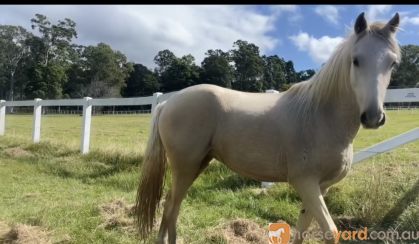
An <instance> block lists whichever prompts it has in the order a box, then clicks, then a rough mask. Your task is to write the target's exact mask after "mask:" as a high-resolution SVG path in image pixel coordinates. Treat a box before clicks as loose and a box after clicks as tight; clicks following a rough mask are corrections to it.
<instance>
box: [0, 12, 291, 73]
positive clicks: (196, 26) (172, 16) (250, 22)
mask: <svg viewBox="0 0 419 244" xmlns="http://www.w3.org/2000/svg"><path fill="white" fill-rule="evenodd" d="M295 8H296V7H291V6H287V7H282V9H283V11H292V9H295ZM35 13H41V14H44V15H46V16H47V17H48V18H49V19H50V20H51V22H53V23H55V22H56V21H57V20H58V19H64V18H66V17H68V18H71V19H72V20H74V21H75V22H76V23H77V27H76V28H77V31H78V34H79V38H78V39H77V40H76V42H77V43H80V44H84V45H95V44H96V43H98V42H105V43H107V44H110V45H111V46H112V48H114V49H116V50H120V51H121V52H123V53H124V54H126V55H127V57H128V59H129V60H130V61H134V62H140V63H142V64H144V65H146V66H148V67H154V62H153V58H154V56H155V55H156V54H157V52H158V51H160V50H163V49H170V50H171V51H173V52H174V53H175V54H176V55H178V56H181V55H186V54H189V53H191V54H192V55H193V56H194V57H195V58H196V61H197V63H200V62H201V61H202V59H203V58H204V56H205V52H206V51H207V50H208V49H216V48H217V49H218V48H219V49H223V50H229V49H231V48H232V45H233V42H234V41H236V40H238V39H243V40H246V41H249V42H252V43H255V44H256V45H258V46H259V47H260V49H261V52H262V53H265V52H266V51H269V50H272V49H273V48H274V47H275V46H276V45H277V44H278V42H279V40H278V39H276V38H274V37H272V36H270V34H269V33H270V32H271V31H273V30H275V25H274V20H275V18H276V16H273V15H269V14H261V13H258V12H256V10H255V8H254V7H252V6H231V5H230V6H228V5H227V6H223V5H218V6H217V5H211V6H208V5H194V6H187V5H163V6H158V5H79V6H77V5H24V6H16V5H15V6H13V5H9V6H7V5H5V6H2V8H0V24H12V25H17V24H19V25H22V26H24V27H25V28H27V29H30V19H31V18H33V17H34V15H35Z"/></svg>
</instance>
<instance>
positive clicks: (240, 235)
mask: <svg viewBox="0 0 419 244" xmlns="http://www.w3.org/2000/svg"><path fill="white" fill-rule="evenodd" d="M207 240H208V242H210V243H220V242H224V243H229V244H239V243H257V244H266V243H267V242H268V231H267V228H264V227H262V226H260V225H258V224H257V223H255V222H252V221H250V220H247V219H235V220H232V221H229V222H227V223H226V224H223V225H221V226H220V227H217V228H216V229H214V230H213V231H211V232H210V233H209V235H208V238H207Z"/></svg>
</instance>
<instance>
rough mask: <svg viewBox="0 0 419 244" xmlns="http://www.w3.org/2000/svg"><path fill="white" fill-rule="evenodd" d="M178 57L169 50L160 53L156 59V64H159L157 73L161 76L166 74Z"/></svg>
mask: <svg viewBox="0 0 419 244" xmlns="http://www.w3.org/2000/svg"><path fill="white" fill-rule="evenodd" d="M176 60H177V58H176V56H175V55H174V54H173V53H172V52H171V51H170V50H168V49H165V50H162V51H159V52H158V53H157V55H156V56H155V57H154V63H156V64H157V66H158V68H157V69H156V72H157V73H158V74H159V75H161V74H162V73H164V72H165V71H166V70H167V69H168V68H169V67H170V66H171V65H172V64H173V63H174V62H175V61H176Z"/></svg>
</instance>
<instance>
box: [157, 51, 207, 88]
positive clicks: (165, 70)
mask: <svg viewBox="0 0 419 244" xmlns="http://www.w3.org/2000/svg"><path fill="white" fill-rule="evenodd" d="M162 54H164V55H162ZM171 54H173V53H171V52H170V51H168V50H164V51H160V52H159V53H158V54H157V56H156V58H154V60H155V61H156V64H157V65H159V67H158V68H157V73H158V74H160V76H159V78H160V83H161V85H162V91H165V92H170V91H177V90H181V89H183V88H185V87H188V86H192V85H196V84H198V83H199V73H200V68H199V67H198V66H197V65H196V64H195V58H194V57H193V56H192V55H190V54H189V55H185V56H183V57H181V58H177V57H176V56H172V55H171ZM161 57H164V58H163V59H161Z"/></svg>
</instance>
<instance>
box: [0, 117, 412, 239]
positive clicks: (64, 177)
mask: <svg viewBox="0 0 419 244" xmlns="http://www.w3.org/2000/svg"><path fill="white" fill-rule="evenodd" d="M387 116H388V120H387V123H386V125H385V127H384V128H381V129H379V130H370V131H368V130H363V129H361V131H360V133H359V135H358V136H357V137H356V139H355V142H354V147H355V150H359V149H361V148H364V147H366V146H370V145H373V144H375V143H377V142H380V141H382V140H384V139H387V138H390V137H392V136H395V135H397V134H400V133H402V132H404V131H407V130H410V129H413V128H415V127H417V126H418V125H419V122H418V121H419V111H388V112H387ZM6 123H7V125H6V136H5V137H2V138H0V194H1V198H0V221H4V222H7V223H9V224H10V225H13V224H16V223H24V224H29V225H37V226H41V227H43V228H45V229H47V230H49V231H51V233H52V234H51V235H52V236H53V240H55V241H59V240H62V239H65V240H66V241H67V242H69V243H137V242H138V239H136V236H135V234H134V233H132V232H131V231H126V230H125V229H124V228H118V227H115V228H105V227H103V223H104V217H103V216H102V215H101V210H100V206H101V205H103V204H107V203H109V202H111V201H113V200H115V199H124V201H125V202H126V203H128V204H129V203H133V202H134V197H135V194H136V184H137V180H138V175H139V174H138V173H139V172H138V171H139V170H138V167H139V165H140V163H141V160H142V152H143V150H144V145H145V143H146V139H147V137H148V131H149V123H150V116H148V115H128V116H94V117H93V119H92V136H91V149H92V151H91V153H90V154H88V155H85V156H81V155H80V154H79V151H78V149H79V143H80V142H79V141H80V132H81V128H80V126H81V117H80V116H44V117H43V119H42V133H41V141H42V143H40V144H37V145H34V144H32V143H31V141H30V140H31V126H32V116H17V115H16V116H9V115H8V116H7V117H6ZM418 176H419V142H415V143H412V144H409V145H406V146H403V147H400V148H398V149H397V150H395V151H393V152H390V153H386V154H382V155H379V156H376V157H374V158H372V159H370V160H367V161H366V162H364V163H361V164H359V165H356V166H354V167H353V169H352V170H351V172H350V173H349V175H348V176H347V177H346V178H345V179H344V180H343V181H341V182H340V183H338V184H337V185H336V186H335V187H333V188H332V189H331V190H330V193H329V194H328V196H327V198H326V201H327V204H328V206H329V209H330V211H331V213H332V215H333V216H334V217H336V218H337V222H340V223H341V225H342V226H346V227H347V228H350V227H357V226H367V227H369V228H370V229H388V228H395V229H397V230H418V229H419V199H418V197H417V195H418V192H419V182H418V178H419V177H418ZM167 182H168V184H167V185H170V174H168V177H167ZM167 185H166V187H167ZM259 185H260V183H259V182H256V181H252V180H248V179H245V178H242V177H239V176H238V175H237V174H235V173H232V172H231V171H230V170H228V169H227V168H226V167H224V166H223V165H222V164H220V163H214V164H211V165H210V167H209V168H208V169H207V170H206V171H205V172H204V173H203V174H202V175H201V176H200V177H199V178H198V180H197V181H196V182H195V183H194V185H193V186H192V187H191V189H190V190H189V192H188V196H187V198H186V199H185V201H184V202H183V205H182V209H181V214H180V217H179V225H178V236H179V238H180V239H181V240H182V241H183V243H226V240H225V239H223V238H224V237H223V236H217V235H218V234H219V233H218V232H219V231H217V227H219V226H220V225H222V224H223V223H226V222H228V221H230V220H233V219H236V218H245V219H248V220H251V221H252V222H255V223H258V224H260V225H261V226H267V224H268V223H269V222H274V221H277V220H279V219H282V220H285V221H287V222H288V223H290V224H292V225H294V224H295V222H296V220H297V216H298V211H299V208H300V204H301V203H300V200H299V197H298V196H297V194H296V193H295V191H294V190H293V189H292V188H290V187H289V186H288V185H287V184H276V185H275V186H274V187H272V188H271V189H269V190H268V192H267V193H268V194H263V193H261V192H260V191H258V189H259ZM150 242H151V240H150Z"/></svg>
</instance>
